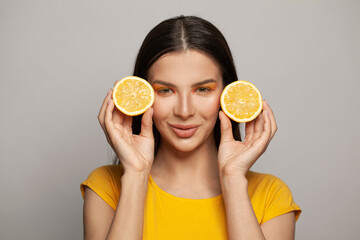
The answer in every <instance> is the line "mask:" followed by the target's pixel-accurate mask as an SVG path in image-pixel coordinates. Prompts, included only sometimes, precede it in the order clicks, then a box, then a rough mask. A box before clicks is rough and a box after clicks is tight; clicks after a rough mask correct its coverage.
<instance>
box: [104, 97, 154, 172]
mask: <svg viewBox="0 0 360 240" xmlns="http://www.w3.org/2000/svg"><path fill="white" fill-rule="evenodd" d="M152 114H153V109H152V108H149V109H148V110H147V111H146V112H145V113H144V115H143V117H142V121H141V133H140V134H139V135H135V134H133V133H132V117H131V116H127V115H125V114H123V113H122V112H120V111H119V110H118V109H117V108H116V107H115V104H114V102H113V99H112V90H109V92H108V94H107V96H106V97H105V99H104V102H103V104H102V106H101V109H100V112H99V115H98V119H99V122H100V125H101V127H102V129H103V130H104V133H105V136H106V139H107V141H108V143H109V144H110V146H111V147H112V149H113V150H114V151H115V153H116V155H117V156H118V158H119V160H120V162H121V164H122V165H123V167H124V170H125V173H150V170H151V166H152V163H153V161H154V144H155V143H154V135H153V129H152V124H153V122H152Z"/></svg>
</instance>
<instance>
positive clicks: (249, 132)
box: [245, 119, 255, 142]
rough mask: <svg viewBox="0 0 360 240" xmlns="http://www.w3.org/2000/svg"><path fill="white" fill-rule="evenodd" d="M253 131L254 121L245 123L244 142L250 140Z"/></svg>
mask: <svg viewBox="0 0 360 240" xmlns="http://www.w3.org/2000/svg"><path fill="white" fill-rule="evenodd" d="M254 129H255V119H254V120H252V121H250V122H247V123H245V142H248V141H250V140H251V139H252V137H253V135H254V131H255V130H254Z"/></svg>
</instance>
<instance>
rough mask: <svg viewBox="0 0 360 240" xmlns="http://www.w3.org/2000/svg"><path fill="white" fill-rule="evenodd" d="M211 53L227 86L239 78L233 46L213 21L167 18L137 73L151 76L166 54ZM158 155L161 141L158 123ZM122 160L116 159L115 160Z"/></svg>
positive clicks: (145, 47) (148, 41)
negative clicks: (150, 72) (153, 65)
mask: <svg viewBox="0 0 360 240" xmlns="http://www.w3.org/2000/svg"><path fill="white" fill-rule="evenodd" d="M190 49H191V50H197V51H202V52H204V53H207V54H208V55H210V56H212V57H213V59H215V60H216V61H217V63H218V64H219V66H220V70H221V72H222V79H223V85H224V86H226V85H228V84H229V83H231V82H233V81H236V80H238V78H237V74H236V70H235V66H234V60H233V57H232V54H231V51H230V48H229V46H228V44H227V42H226V40H225V38H224V36H223V35H222V33H221V32H220V31H219V30H218V29H217V28H216V27H215V26H214V25H213V24H212V23H210V22H208V21H206V20H204V19H202V18H199V17H195V16H179V17H174V18H170V19H167V20H165V21H163V22H161V23H159V24H158V25H157V26H155V27H154V28H153V29H152V30H151V31H150V32H149V33H148V35H147V36H146V37H145V39H144V42H143V43H142V45H141V48H140V50H139V53H138V55H137V58H136V62H135V68H134V73H133V75H134V76H138V77H141V78H144V79H147V75H148V71H149V69H150V67H151V65H152V64H153V63H154V62H155V61H156V60H157V59H158V58H159V57H161V56H162V55H164V54H166V53H169V52H174V51H185V50H190ZM141 117H142V116H141V115H140V116H137V117H133V124H132V127H133V133H134V134H139V133H140V130H141V129H140V128H141ZM231 124H232V131H233V135H234V138H235V139H236V140H239V141H241V138H240V131H239V124H238V123H236V122H234V121H232V120H231ZM153 128H154V138H155V154H156V152H157V150H158V148H159V144H160V141H161V138H160V134H159V132H158V130H157V129H156V127H155V125H154V127H153ZM214 137H215V143H216V146H217V147H219V144H220V120H219V119H217V121H216V124H215V127H214ZM117 162H119V161H118V160H115V161H114V163H117Z"/></svg>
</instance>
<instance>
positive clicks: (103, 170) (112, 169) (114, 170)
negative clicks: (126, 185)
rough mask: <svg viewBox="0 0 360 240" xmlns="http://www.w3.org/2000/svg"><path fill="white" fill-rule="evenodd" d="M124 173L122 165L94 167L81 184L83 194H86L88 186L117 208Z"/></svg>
mask: <svg viewBox="0 0 360 240" xmlns="http://www.w3.org/2000/svg"><path fill="white" fill-rule="evenodd" d="M123 173H124V171H123V167H122V165H104V166H101V167H98V168H96V169H94V170H93V171H92V172H91V173H90V174H89V176H88V177H87V179H86V180H85V181H84V182H82V183H81V185H80V190H81V194H82V196H83V197H84V196H85V187H88V188H90V189H91V190H93V191H94V192H95V193H96V194H98V195H99V196H100V197H101V198H102V199H103V200H104V201H105V202H107V203H108V204H109V205H110V206H111V207H112V208H113V209H115V208H116V205H117V200H118V198H119V196H120V188H121V186H120V183H121V176H122V174H123Z"/></svg>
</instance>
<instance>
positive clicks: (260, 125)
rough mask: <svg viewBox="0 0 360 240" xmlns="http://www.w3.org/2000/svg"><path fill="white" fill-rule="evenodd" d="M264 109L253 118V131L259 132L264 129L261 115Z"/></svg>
mask: <svg viewBox="0 0 360 240" xmlns="http://www.w3.org/2000/svg"><path fill="white" fill-rule="evenodd" d="M263 113H264V110H263V111H262V112H261V113H260V114H259V115H258V116H257V117H256V118H255V126H254V133H255V134H259V133H260V134H261V133H262V132H263V131H264V122H265V120H264V117H263Z"/></svg>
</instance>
